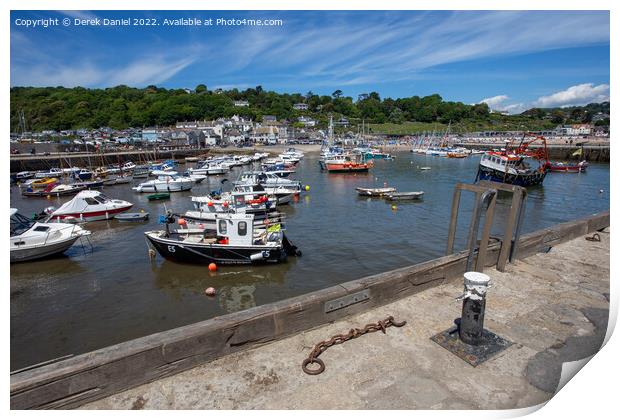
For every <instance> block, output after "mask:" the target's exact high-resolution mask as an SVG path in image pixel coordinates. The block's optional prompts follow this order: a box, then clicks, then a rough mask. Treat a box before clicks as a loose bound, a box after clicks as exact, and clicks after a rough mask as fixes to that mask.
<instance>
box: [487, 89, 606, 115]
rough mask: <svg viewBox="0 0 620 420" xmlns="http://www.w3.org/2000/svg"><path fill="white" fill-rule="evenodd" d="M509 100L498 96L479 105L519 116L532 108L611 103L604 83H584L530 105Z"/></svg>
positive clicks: (506, 96)
mask: <svg viewBox="0 0 620 420" xmlns="http://www.w3.org/2000/svg"><path fill="white" fill-rule="evenodd" d="M509 99H510V97H509V96H508V95H497V96H492V97H490V98H484V99H482V100H481V101H480V102H479V103H483V102H484V103H486V104H487V105H489V108H491V110H493V111H502V112H508V113H509V114H519V113H521V112H523V111H525V110H527V109H530V108H555V107H566V106H579V105H587V104H590V103H593V102H606V101H609V85H608V84H606V83H603V84H600V85H596V86H595V85H594V83H582V84H580V85H575V86H571V87H569V88H567V89H565V90H562V91H559V92H556V93H553V94H551V95H548V96H541V97H540V98H538V99H537V100H535V101H533V102H530V103H523V102H519V103H507V101H508V100H509Z"/></svg>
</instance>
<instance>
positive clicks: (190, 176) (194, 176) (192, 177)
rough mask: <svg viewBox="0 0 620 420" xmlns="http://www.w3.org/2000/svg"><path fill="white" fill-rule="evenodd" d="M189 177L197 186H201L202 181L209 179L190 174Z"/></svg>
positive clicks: (204, 176)
mask: <svg viewBox="0 0 620 420" xmlns="http://www.w3.org/2000/svg"><path fill="white" fill-rule="evenodd" d="M187 176H188V177H189V178H191V179H192V180H193V181H194V182H195V183H196V184H200V183H201V182H202V181H204V180H205V179H207V176H206V175H201V174H188V175H187Z"/></svg>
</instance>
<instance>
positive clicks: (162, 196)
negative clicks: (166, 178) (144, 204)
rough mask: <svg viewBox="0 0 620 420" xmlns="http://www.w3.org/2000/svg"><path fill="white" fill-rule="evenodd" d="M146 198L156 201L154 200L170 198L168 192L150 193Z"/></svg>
mask: <svg viewBox="0 0 620 420" xmlns="http://www.w3.org/2000/svg"><path fill="white" fill-rule="evenodd" d="M146 198H147V199H148V200H149V201H156V200H170V193H157V194H151V195H147V196H146Z"/></svg>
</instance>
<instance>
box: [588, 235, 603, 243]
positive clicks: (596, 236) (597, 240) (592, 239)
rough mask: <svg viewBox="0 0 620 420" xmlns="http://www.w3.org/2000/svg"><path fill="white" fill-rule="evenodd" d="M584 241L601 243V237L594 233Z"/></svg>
mask: <svg viewBox="0 0 620 420" xmlns="http://www.w3.org/2000/svg"><path fill="white" fill-rule="evenodd" d="M586 241H591V242H601V235H599V234H598V233H595V234H594V235H592V236H586Z"/></svg>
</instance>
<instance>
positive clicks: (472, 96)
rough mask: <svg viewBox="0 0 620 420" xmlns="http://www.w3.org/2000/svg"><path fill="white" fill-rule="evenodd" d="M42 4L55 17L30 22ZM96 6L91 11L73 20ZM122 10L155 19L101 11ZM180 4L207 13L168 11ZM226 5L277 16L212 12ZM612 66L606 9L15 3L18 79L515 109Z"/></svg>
mask: <svg viewBox="0 0 620 420" xmlns="http://www.w3.org/2000/svg"><path fill="white" fill-rule="evenodd" d="M47 18H58V21H56V22H57V23H59V24H58V25H48V26H47V27H43V26H41V24H40V23H39V25H38V26H36V27H32V26H25V24H26V23H27V22H34V21H36V20H37V19H47ZM96 18H99V19H100V21H99V23H98V24H97V25H92V26H82V25H77V26H76V24H75V20H76V19H78V20H79V19H96ZM121 18H130V19H131V20H130V21H133V19H134V18H136V19H152V20H151V21H150V22H152V23H157V25H151V26H140V25H136V26H110V25H105V22H104V20H103V19H121ZM180 18H194V19H199V20H200V21H201V22H203V23H204V22H205V21H206V20H207V19H213V20H212V25H204V24H203V25H201V26H187V25H185V26H178V25H177V26H175V25H172V26H171V25H166V24H165V21H164V19H168V20H174V19H180ZM218 18H221V19H232V18H235V19H240V20H241V19H246V22H247V20H249V19H254V20H259V19H260V20H265V19H269V20H281V22H282V23H281V24H276V25H271V26H253V25H249V24H246V25H223V24H219V25H218V24H217V19H218ZM63 19H68V21H66V22H69V25H68V26H65V25H64V24H63ZM137 23H138V24H139V23H141V21H138V22H137ZM609 72H610V63H609V12H607V11H406V12H403V11H400V12H399V11H248V12H243V11H230V12H222V11H178V12H174V11H158V12H155V11H116V12H115V11H58V12H53V11H13V12H11V86H65V87H74V86H83V87H90V88H105V87H111V86H116V85H119V84H125V85H129V86H135V87H144V86H148V85H152V84H154V85H157V86H163V87H166V88H194V87H195V86H196V85H198V84H201V83H204V84H206V85H207V86H208V88H209V89H216V88H218V87H219V88H223V89H230V88H234V87H237V88H239V89H241V90H243V89H246V88H249V87H252V88H253V87H255V86H257V85H261V86H262V87H263V88H264V89H265V90H274V91H277V92H288V93H302V94H305V93H306V92H308V91H312V92H314V93H316V94H325V95H331V93H332V92H334V91H335V90H337V89H340V90H342V91H343V93H344V94H345V95H347V96H352V97H353V98H357V95H358V94H361V93H368V92H372V91H376V92H378V93H379V94H380V95H381V97H392V98H400V97H409V96H413V95H419V96H424V95H430V94H434V93H438V94H440V95H441V96H442V97H443V98H444V99H445V100H452V101H462V102H464V103H471V104H473V103H480V102H486V103H488V104H489V106H490V107H491V108H492V109H494V110H498V111H507V112H509V113H518V112H522V111H523V110H525V109H528V108H531V107H534V106H538V107H555V106H571V105H585V104H587V103H590V102H602V101H607V100H609Z"/></svg>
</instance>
